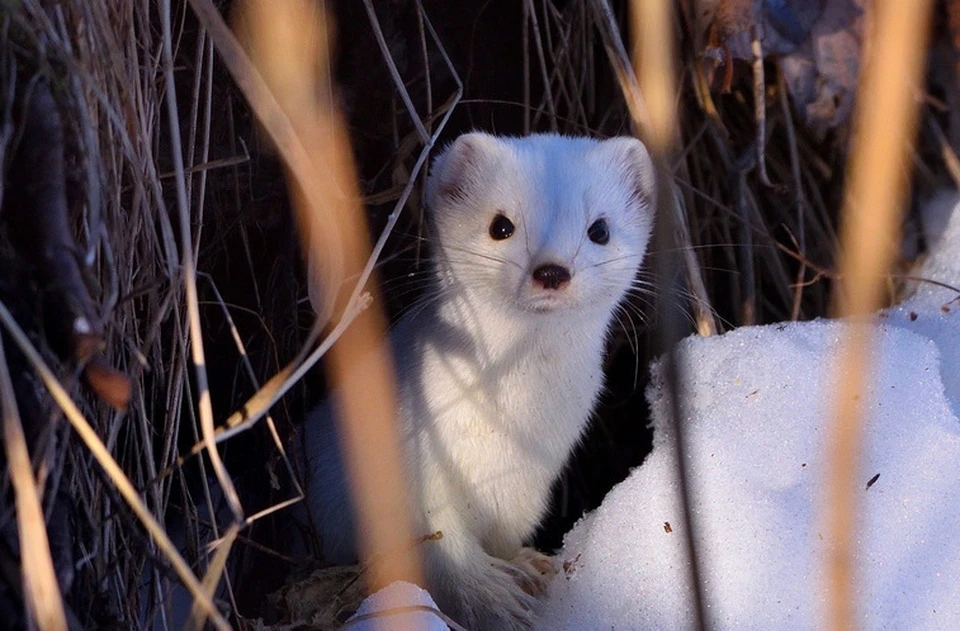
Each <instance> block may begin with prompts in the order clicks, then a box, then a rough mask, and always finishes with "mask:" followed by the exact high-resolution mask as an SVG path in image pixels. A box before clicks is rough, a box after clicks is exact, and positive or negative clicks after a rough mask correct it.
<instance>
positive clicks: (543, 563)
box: [510, 548, 557, 596]
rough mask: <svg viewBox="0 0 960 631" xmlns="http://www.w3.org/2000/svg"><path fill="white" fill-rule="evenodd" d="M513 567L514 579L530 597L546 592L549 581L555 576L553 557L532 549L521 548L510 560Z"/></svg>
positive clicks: (555, 568) (555, 569) (555, 567)
mask: <svg viewBox="0 0 960 631" xmlns="http://www.w3.org/2000/svg"><path fill="white" fill-rule="evenodd" d="M510 564H511V565H513V567H514V573H515V574H516V576H515V579H516V581H517V583H518V584H519V585H520V588H521V589H523V591H525V592H527V593H528V594H530V595H531V596H542V595H544V594H545V593H546V591H547V586H548V585H549V584H550V580H551V579H553V577H554V576H556V574H557V566H556V565H555V564H554V562H553V557H550V556H547V555H546V554H543V553H542V552H539V551H537V550H535V549H534V548H521V549H520V552H519V553H518V554H517V555H516V556H515V557H513V559H511V560H510Z"/></svg>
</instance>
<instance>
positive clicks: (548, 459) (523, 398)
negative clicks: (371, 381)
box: [306, 133, 653, 629]
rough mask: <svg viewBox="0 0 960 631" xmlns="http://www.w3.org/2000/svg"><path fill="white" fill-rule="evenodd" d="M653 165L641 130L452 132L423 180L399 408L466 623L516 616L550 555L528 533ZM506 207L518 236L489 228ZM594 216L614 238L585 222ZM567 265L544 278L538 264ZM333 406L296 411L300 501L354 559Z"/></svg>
mask: <svg viewBox="0 0 960 631" xmlns="http://www.w3.org/2000/svg"><path fill="white" fill-rule="evenodd" d="M652 196H653V167H652V165H651V163H650V160H649V157H648V156H647V152H646V150H645V149H644V148H643V145H642V144H641V143H640V142H639V141H637V140H634V139H630V138H616V139H612V140H607V141H597V140H592V139H588V138H568V137H561V136H556V135H538V136H530V137H527V138H498V137H494V136H490V135H487V134H481V133H473V134H467V135H465V136H461V137H460V138H459V139H457V140H456V141H455V142H454V143H453V145H451V146H450V147H449V148H448V149H447V150H446V151H445V152H444V153H443V154H442V155H440V156H439V157H438V158H437V159H436V160H435V161H434V164H433V169H432V173H431V177H430V179H429V182H428V185H427V191H426V199H427V206H428V209H429V211H430V212H431V213H432V214H431V220H432V225H431V227H432V234H433V238H434V250H435V251H434V257H435V262H434V274H435V286H434V287H432V288H431V289H430V290H428V293H431V292H432V290H438V291H440V292H441V295H440V297H439V298H438V299H436V300H434V301H432V302H430V303H429V304H428V305H427V306H426V307H424V308H422V309H414V310H413V311H412V312H411V313H410V314H409V315H408V316H407V317H406V318H405V319H403V320H402V321H401V322H400V324H399V325H398V326H397V327H396V329H395V330H394V332H393V338H392V339H393V341H394V346H395V353H396V360H397V378H398V385H399V393H400V408H399V415H398V416H399V422H400V424H401V431H402V435H403V439H404V455H405V459H406V463H405V464H406V470H407V473H408V482H409V484H410V487H411V489H412V491H413V493H414V497H415V498H416V504H417V505H416V519H417V520H418V523H417V527H418V528H419V531H420V533H421V534H427V533H432V532H436V531H440V532H442V533H443V537H442V539H440V540H438V541H428V542H426V543H425V544H424V545H423V548H422V549H423V552H424V557H425V562H426V567H427V574H428V576H429V580H430V585H429V587H430V589H431V591H432V592H433V594H434V596H435V597H436V599H437V602H438V603H440V605H441V607H443V608H444V609H445V610H446V611H447V612H448V613H449V614H451V615H452V616H453V617H454V618H455V619H457V620H459V621H460V622H461V623H463V624H465V626H467V627H468V628H470V629H518V628H525V627H526V626H528V624H529V622H530V617H531V615H532V608H533V606H534V604H535V598H534V595H537V594H539V593H541V592H542V591H543V589H545V586H546V580H547V579H548V578H549V574H550V572H549V571H548V570H549V568H550V567H551V566H550V564H549V559H548V558H547V557H545V556H544V555H541V554H540V553H538V552H536V551H534V550H531V549H529V548H524V547H523V543H524V541H525V540H526V539H528V538H529V537H530V536H531V535H532V534H533V532H534V530H535V529H536V527H537V525H538V524H539V522H540V521H541V519H542V518H543V517H544V515H545V514H546V511H547V509H548V500H549V492H550V487H551V485H552V483H553V482H554V480H555V479H556V478H557V476H558V475H559V473H560V471H561V469H562V468H563V466H564V463H565V462H566V460H567V458H568V457H569V454H570V452H571V450H572V448H573V447H574V446H575V444H576V443H577V441H578V440H579V439H580V437H581V435H582V434H583V431H584V428H585V427H586V425H587V423H588V421H589V418H590V414H591V411H592V409H593V406H594V404H595V402H596V399H597V396H598V394H599V393H600V390H601V388H602V386H603V370H602V360H603V353H604V344H605V338H606V335H607V331H608V329H609V327H610V324H611V320H612V319H613V315H614V310H615V308H616V305H617V304H618V303H619V302H620V300H622V299H623V297H624V295H625V294H626V292H627V291H628V289H629V287H630V285H631V283H632V282H633V280H634V278H635V276H636V272H637V268H638V267H639V265H640V263H641V260H642V258H643V254H644V252H645V250H646V247H647V242H648V239H649V236H650V232H651V230H652V221H653V210H652V208H651V207H650V205H649V200H650V199H652ZM497 213H501V214H503V215H505V216H506V217H507V218H508V219H510V220H511V221H512V222H513V224H514V226H515V231H514V234H513V235H512V236H511V237H510V238H508V239H505V240H501V241H496V240H494V239H492V238H491V237H490V234H489V228H490V224H491V221H492V220H493V219H494V217H495V216H496V215H497ZM599 218H605V219H606V221H607V223H608V226H609V232H610V241H609V243H607V244H606V245H599V244H596V243H594V242H592V241H591V240H590V239H589V238H588V237H587V230H588V228H589V227H590V225H591V224H592V223H593V222H594V221H596V220H597V219H599ZM545 263H553V264H558V265H563V266H565V267H567V268H568V269H569V270H570V271H571V273H572V278H571V280H570V282H569V283H568V284H567V285H566V286H564V287H562V288H560V289H553V290H551V289H547V288H544V287H543V286H541V285H539V284H537V283H536V282H535V281H534V280H533V277H532V273H533V270H534V269H536V268H537V267H538V266H539V265H542V264H545ZM329 416H330V414H329V408H327V407H324V408H322V409H321V410H320V411H319V412H318V413H316V414H315V415H314V416H313V417H312V418H311V419H310V420H309V421H308V423H307V428H306V436H307V438H306V440H307V442H306V449H307V454H308V458H309V463H310V467H311V471H310V476H311V481H312V484H311V489H310V491H309V492H310V498H309V504H310V509H311V511H312V512H313V515H314V518H315V520H316V521H317V523H318V525H319V528H320V534H321V537H322V544H323V548H324V552H325V554H326V555H327V557H328V558H329V559H330V560H333V561H340V562H349V561H352V560H355V550H354V534H353V525H352V521H351V517H350V512H349V497H348V495H347V491H346V484H345V483H344V481H343V478H342V476H343V473H342V471H341V467H340V462H339V456H338V455H337V449H336V438H335V433H334V428H333V424H332V423H331V421H330V418H329Z"/></svg>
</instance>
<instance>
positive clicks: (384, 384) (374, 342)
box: [242, 2, 429, 590]
mask: <svg viewBox="0 0 960 631" xmlns="http://www.w3.org/2000/svg"><path fill="white" fill-rule="evenodd" d="M284 8H285V10H278V9H277V8H276V7H270V8H269V9H267V8H266V7H265V6H263V5H262V4H261V3H257V2H251V3H246V4H244V5H242V11H243V18H242V19H243V24H244V26H245V28H246V29H248V33H249V40H248V41H249V42H250V45H251V47H252V48H253V51H254V60H255V63H256V64H257V66H258V68H259V71H260V72H263V73H264V76H265V78H266V80H267V82H268V83H272V84H273V86H274V94H275V95H276V97H277V100H278V103H279V105H280V107H281V108H282V109H283V111H284V112H285V114H286V115H287V116H289V117H290V122H291V125H292V127H293V129H294V130H295V131H296V133H297V135H298V136H299V137H300V138H301V139H303V141H304V146H307V147H310V148H311V149H312V152H309V160H310V164H311V165H312V169H311V172H310V178H309V179H306V180H300V179H299V178H298V179H297V180H294V182H295V184H293V185H292V187H291V188H292V196H293V199H294V203H295V208H296V210H297V217H298V225H299V229H300V231H301V235H304V238H305V244H306V246H307V248H306V249H305V251H307V252H308V253H309V254H308V256H310V257H311V258H313V257H316V256H320V255H321V254H322V253H324V252H329V251H331V250H334V251H335V250H339V252H340V256H339V257H338V258H340V260H341V261H342V271H341V270H340V269H333V270H331V269H330V268H329V267H328V266H321V267H320V268H319V270H318V271H319V272H320V273H321V274H322V286H321V292H318V295H319V296H320V297H321V300H322V302H321V303H320V304H322V305H323V307H324V309H326V307H327V305H334V309H333V315H334V317H335V318H336V319H337V321H338V322H340V321H343V319H344V316H345V315H348V314H350V313H351V311H352V310H353V304H354V302H353V300H352V299H351V298H350V297H349V294H344V293H343V292H341V288H342V287H343V281H344V279H345V278H353V277H356V276H358V275H359V274H360V273H361V272H362V270H363V269H364V267H365V266H366V264H367V261H368V260H369V255H370V246H369V245H368V244H367V243H366V234H367V231H366V226H365V221H364V213H363V207H362V204H361V198H360V195H359V193H358V192H357V190H356V175H355V173H354V170H353V164H352V155H351V152H350V146H349V140H348V139H347V136H346V133H345V130H344V127H343V123H342V121H341V120H340V117H339V115H338V114H337V113H336V112H335V111H334V110H333V108H332V107H331V106H330V104H329V103H324V102H319V103H318V102H317V101H316V99H315V96H314V95H315V94H317V91H316V90H317V89H318V88H322V87H323V86H324V85H325V82H324V79H323V78H321V79H320V80H319V85H317V83H316V79H314V77H316V76H317V74H318V72H317V70H318V68H317V67H319V70H320V74H321V77H323V76H325V72H324V71H326V70H327V58H328V51H327V49H326V48H327V38H326V36H325V35H324V33H325V32H327V31H326V28H327V27H326V24H325V22H324V18H323V16H319V15H317V14H316V13H315V10H314V9H313V8H312V7H311V6H310V5H309V4H308V3H299V2H291V3H287V4H286V5H284ZM279 35H285V36H286V37H283V38H282V41H285V42H287V45H286V46H285V47H284V48H282V49H281V48H279V47H270V49H269V50H265V49H264V48H258V47H256V46H255V43H257V42H271V41H278V40H279V39H281V38H278V36H279ZM263 122H264V123H265V124H269V123H268V121H263ZM423 134H424V135H425V137H424V140H426V139H427V138H429V137H428V136H426V131H425V129H424V130H423ZM304 186H306V187H307V188H304ZM334 274H339V276H335V275H334ZM315 304H316V303H315ZM354 313H355V317H354V319H353V322H352V324H350V326H349V327H348V328H347V329H346V330H345V331H344V332H343V335H342V337H341V339H340V341H339V342H338V343H337V344H335V345H334V346H333V347H332V348H331V349H330V351H329V353H328V355H327V361H328V366H330V368H331V372H332V373H333V379H334V382H335V383H336V384H337V391H338V394H339V399H338V400H339V402H340V422H341V428H342V437H343V441H344V452H345V454H346V455H347V463H348V470H349V473H350V480H351V485H352V489H353V493H354V498H355V503H356V506H357V515H358V520H359V521H360V523H361V524H364V526H363V527H361V528H360V532H361V533H364V534H365V535H367V536H366V537H361V540H360V547H361V556H362V558H363V559H365V560H366V561H368V562H369V574H368V576H367V582H368V585H369V588H370V589H371V590H376V589H379V588H380V587H383V586H385V585H387V584H389V583H391V582H393V581H395V580H407V581H411V582H417V581H419V580H421V574H420V569H419V561H418V559H417V557H416V550H414V549H411V548H410V546H409V542H410V541H411V540H412V539H413V535H412V530H411V523H412V522H411V518H410V514H409V503H408V501H407V497H408V492H407V490H406V488H405V487H404V484H403V481H404V476H403V475H402V473H401V467H402V465H401V457H400V451H399V440H398V436H397V430H396V426H395V422H394V418H395V414H396V412H395V410H396V403H395V401H396V395H395V392H394V385H393V377H392V374H391V371H392V368H391V361H390V357H389V352H388V349H387V346H386V344H385V339H384V336H383V334H384V331H385V323H384V322H383V318H382V316H381V315H380V314H379V311H378V309H376V308H374V307H372V306H371V307H370V308H368V309H366V310H364V311H362V312H354ZM360 358H363V359H364V361H363V362H362V363H361V362H359V361H358V360H359V359H360ZM358 364H361V366H362V372H358Z"/></svg>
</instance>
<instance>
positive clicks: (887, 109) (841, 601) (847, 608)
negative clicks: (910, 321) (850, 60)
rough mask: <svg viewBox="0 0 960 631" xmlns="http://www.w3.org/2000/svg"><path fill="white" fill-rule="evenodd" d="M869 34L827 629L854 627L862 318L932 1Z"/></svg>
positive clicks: (891, 202)
mask: <svg viewBox="0 0 960 631" xmlns="http://www.w3.org/2000/svg"><path fill="white" fill-rule="evenodd" d="M872 9H873V15H872V18H873V32H872V33H870V40H869V41H870V42H871V46H869V47H868V49H867V50H868V62H867V64H866V68H865V72H864V75H863V77H862V78H861V83H860V90H859V95H860V96H859V100H858V103H857V112H856V119H855V122H854V130H855V138H854V146H853V152H852V158H853V160H852V162H851V165H850V169H849V176H848V178H849V179H848V181H849V189H848V192H847V195H846V199H845V204H844V209H843V223H842V230H841V250H840V270H841V279H840V288H839V291H838V292H837V298H836V301H835V305H834V314H835V315H836V316H839V317H849V318H850V320H849V323H850V324H849V327H848V331H847V336H846V339H845V340H844V342H843V345H842V347H841V349H840V351H839V356H838V357H837V363H836V367H835V370H836V372H835V375H836V376H837V378H836V379H835V383H836V384H837V388H836V392H835V394H834V397H835V398H834V406H835V409H834V414H835V416H834V422H833V425H832V428H831V433H830V441H829V443H828V445H829V448H828V449H829V453H828V463H829V464H828V466H829V478H828V479H829V482H828V488H827V497H826V504H825V520H824V525H825V532H826V533H827V537H828V540H829V541H830V543H831V547H830V549H831V552H830V556H829V558H828V559H827V560H826V561H827V562H828V566H827V576H828V587H829V592H828V593H829V618H828V620H829V622H830V627H831V628H833V629H838V630H839V629H851V628H854V627H856V626H857V616H856V612H855V604H856V589H855V587H854V585H855V580H856V577H855V575H854V542H855V541H856V540H857V538H858V537H857V533H858V529H857V520H856V514H857V506H858V501H857V500H858V497H859V495H858V493H857V490H858V489H859V488H860V484H861V483H860V481H859V480H858V477H857V475H858V471H859V463H860V458H859V454H860V442H861V436H862V431H861V430H862V427H861V423H862V418H863V397H862V392H863V389H864V386H865V385H866V380H867V375H868V374H869V369H870V356H871V345H870V337H871V331H870V328H869V326H867V325H868V323H869V322H870V320H871V317H872V314H873V313H874V312H875V311H876V310H877V309H878V308H879V307H880V306H882V302H881V301H882V299H883V287H884V283H885V277H886V274H887V272H888V270H889V269H890V266H891V264H892V262H893V260H894V258H895V256H896V248H897V246H896V244H897V243H898V239H897V235H898V232H899V230H898V227H899V222H900V212H901V210H900V209H901V208H902V206H903V202H904V199H905V193H906V190H907V189H906V185H907V181H906V177H905V169H904V165H905V164H906V163H907V160H908V153H907V151H908V147H909V144H910V143H911V141H912V138H913V136H914V132H915V128H916V117H917V99H916V96H915V95H916V91H917V83H918V78H919V77H922V76H923V73H922V68H923V61H924V58H925V55H926V51H927V48H926V41H927V36H928V32H929V29H930V15H931V11H932V9H933V2H931V1H929V0H925V1H922V2H917V3H915V4H914V5H913V6H912V7H911V10H910V11H903V10H901V9H902V7H901V5H900V3H899V2H896V1H895V0H885V1H880V2H876V3H875V4H873V5H872Z"/></svg>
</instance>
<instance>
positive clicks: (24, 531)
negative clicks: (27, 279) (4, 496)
mask: <svg viewBox="0 0 960 631" xmlns="http://www.w3.org/2000/svg"><path fill="white" fill-rule="evenodd" d="M0 413H2V414H0V415H2V417H3V444H4V447H6V452H7V470H8V471H9V474H10V479H11V482H12V483H13V492H14V494H15V495H16V507H17V530H18V534H19V536H20V572H21V574H22V575H23V586H24V601H25V604H26V608H27V611H28V612H29V616H30V618H31V619H32V620H33V622H34V624H36V625H37V628H39V629H41V631H66V629H67V618H66V615H65V614H64V611H63V599H62V597H61V595H60V586H59V585H58V584H57V575H56V572H55V571H54V569H53V560H52V559H51V557H50V542H49V541H48V540H47V525H46V523H45V521H44V519H43V509H42V508H41V506H40V498H41V496H42V493H41V489H42V487H41V486H39V485H38V484H37V481H36V478H35V477H34V475H33V465H32V464H31V462H30V453H29V452H28V451H27V441H26V437H25V436H24V433H23V426H22V425H21V423H20V412H19V411H18V410H17V401H16V398H15V396H14V391H13V382H12V381H11V380H10V372H9V371H8V370H7V358H6V356H5V354H4V350H3V340H2V339H0Z"/></svg>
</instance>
